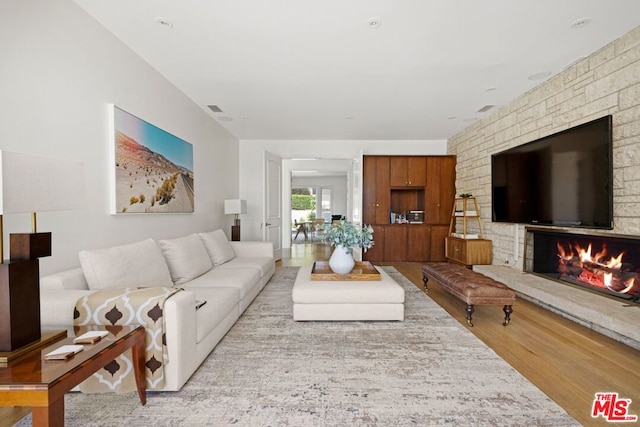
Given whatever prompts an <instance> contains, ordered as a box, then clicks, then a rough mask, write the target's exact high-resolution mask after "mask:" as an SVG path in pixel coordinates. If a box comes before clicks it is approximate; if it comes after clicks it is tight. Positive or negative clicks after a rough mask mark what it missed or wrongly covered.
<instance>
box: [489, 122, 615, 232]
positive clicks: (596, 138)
mask: <svg viewBox="0 0 640 427" xmlns="http://www.w3.org/2000/svg"><path fill="white" fill-rule="evenodd" d="M611 128H612V119H611V116H610V115H609V116H605V117H602V118H600V119H597V120H593V121H591V122H588V123H584V124H582V125H579V126H576V127H573V128H570V129H567V130H564V131H562V132H558V133H556V134H553V135H549V136H546V137H544V138H540V139H538V140H535V141H532V142H529V143H527V144H524V145H520V146H518V147H515V148H512V149H510V150H507V151H503V152H501V153H497V154H494V155H492V156H491V207H492V210H493V221H495V222H513V223H524V224H540V225H557V226H563V227H582V228H602V229H611V228H613V188H612V186H613V165H612V162H613V160H612V137H611V134H612V132H611Z"/></svg>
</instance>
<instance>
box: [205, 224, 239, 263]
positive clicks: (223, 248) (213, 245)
mask: <svg viewBox="0 0 640 427" xmlns="http://www.w3.org/2000/svg"><path fill="white" fill-rule="evenodd" d="M199 236H200V238H201V239H202V242H203V243H204V246H205V247H206V248H207V252H209V256H210V257H211V262H212V263H213V265H220V264H224V263H225V262H227V261H231V260H232V259H234V258H235V257H236V253H235V251H234V250H233V247H232V246H231V243H229V240H227V236H226V235H225V234H224V231H222V230H220V229H218V230H216V231H212V232H210V233H200V234H199Z"/></svg>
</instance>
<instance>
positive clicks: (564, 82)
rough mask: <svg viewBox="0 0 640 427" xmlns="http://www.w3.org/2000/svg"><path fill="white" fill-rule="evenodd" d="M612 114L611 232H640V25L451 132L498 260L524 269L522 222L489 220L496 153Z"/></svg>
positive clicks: (460, 171)
mask: <svg viewBox="0 0 640 427" xmlns="http://www.w3.org/2000/svg"><path fill="white" fill-rule="evenodd" d="M607 114H611V115H613V165H614V170H613V178H614V183H613V185H614V200H613V205H614V206H613V209H614V229H613V230H612V231H611V232H613V233H618V234H629V235H640V27H637V28H636V29H634V30H632V31H630V32H629V33H627V34H626V35H624V36H622V37H621V38H619V39H618V40H616V41H614V42H612V43H610V44H608V45H606V46H604V47H603V48H601V49H600V50H598V51H596V52H594V53H593V54H591V55H590V56H588V57H587V58H584V59H582V60H580V61H579V62H577V63H575V64H574V65H572V66H571V67H569V68H567V69H566V70H564V71H562V72H561V73H559V74H557V75H556V76H554V77H552V78H551V79H549V80H548V81H546V82H544V83H542V84H541V85H539V86H537V87H536V88H534V89H532V90H530V91H529V92H527V93H525V94H523V95H521V96H520V97H518V98H516V99H515V100H514V101H512V102H511V103H510V104H509V105H506V106H502V107H499V108H497V109H496V110H495V111H494V112H493V113H492V114H491V115H489V116H487V117H486V118H484V119H482V120H479V121H477V122H475V123H474V124H473V125H471V126H470V127H468V128H466V129H465V130H464V131H462V132H460V133H459V134H457V135H455V136H454V137H452V138H451V139H450V140H449V142H448V152H449V154H455V155H457V157H458V163H457V169H456V172H457V178H456V194H460V193H472V194H473V195H474V196H476V197H477V200H478V203H479V205H480V206H481V209H480V210H481V215H482V223H483V228H484V232H485V237H486V238H488V239H491V240H492V241H493V263H494V264H497V265H504V264H508V265H512V266H516V267H518V268H520V269H522V259H523V256H522V253H523V252H522V251H523V242H524V226H523V225H518V226H514V225H513V224H504V223H492V222H491V155H492V154H494V153H497V152H500V151H503V150H506V149H508V148H511V147H515V146H517V145H521V144H524V143H527V142H530V141H533V140H535V139H538V138H541V137H544V136H547V135H551V134H553V133H556V132H559V131H561V130H564V129H568V128H570V127H573V126H576V125H579V124H582V123H585V122H588V121H590V120H593V119H597V118H599V117H602V116H605V115H607ZM515 227H517V228H515ZM572 231H573V232H588V230H584V229H572ZM516 233H517V243H518V245H517V247H518V255H519V260H518V262H516V260H515V259H514V253H515V251H514V245H515V242H516Z"/></svg>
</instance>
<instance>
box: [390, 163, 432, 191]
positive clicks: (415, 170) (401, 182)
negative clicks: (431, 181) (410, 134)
mask: <svg viewBox="0 0 640 427" xmlns="http://www.w3.org/2000/svg"><path fill="white" fill-rule="evenodd" d="M389 172H390V175H389V184H390V185H391V186H392V187H424V186H425V184H426V182H427V159H426V157H424V156H394V157H390V170H389Z"/></svg>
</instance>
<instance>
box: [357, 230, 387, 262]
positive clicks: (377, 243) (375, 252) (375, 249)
mask: <svg viewBox="0 0 640 427" xmlns="http://www.w3.org/2000/svg"><path fill="white" fill-rule="evenodd" d="M372 227H373V246H372V247H371V248H370V249H369V250H367V252H364V253H363V254H362V259H363V260H365V261H384V229H385V227H384V226H382V225H373V226H372Z"/></svg>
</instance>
